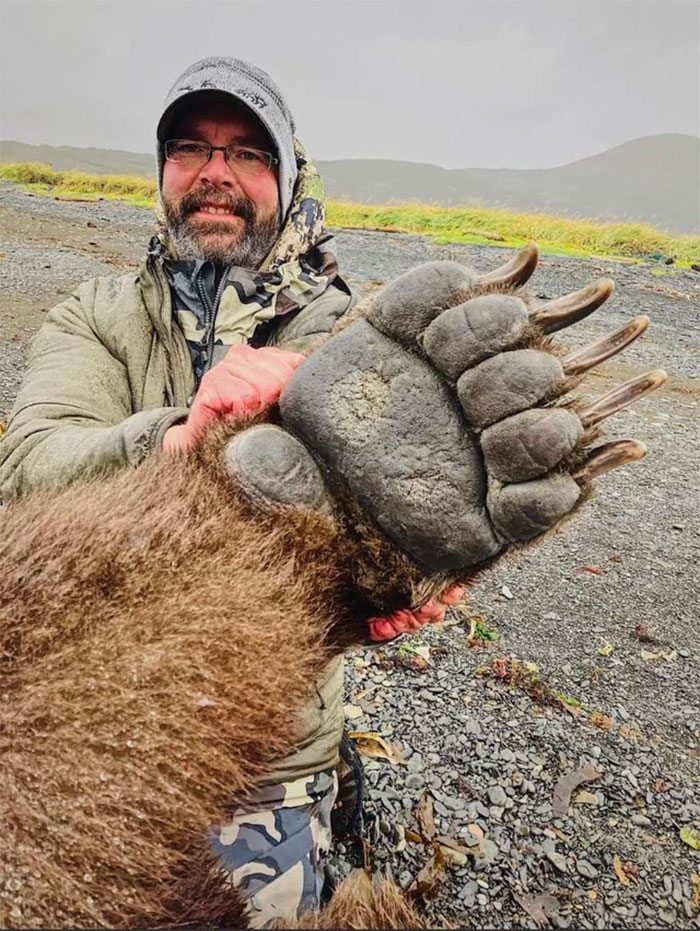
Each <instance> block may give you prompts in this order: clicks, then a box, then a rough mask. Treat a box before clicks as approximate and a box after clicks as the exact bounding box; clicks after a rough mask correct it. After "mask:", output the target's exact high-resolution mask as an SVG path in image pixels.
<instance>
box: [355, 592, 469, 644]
mask: <svg viewBox="0 0 700 931" xmlns="http://www.w3.org/2000/svg"><path fill="white" fill-rule="evenodd" d="M463 595H464V588H463V586H461V585H453V586H451V587H450V588H448V589H445V591H444V592H442V593H441V594H440V595H438V596H437V598H431V599H430V601H428V602H426V604H424V605H423V606H422V607H421V608H416V609H415V610H414V611H409V610H408V609H406V608H404V609H402V610H400V611H394V612H393V613H392V614H386V615H384V617H371V618H370V619H369V620H368V621H367V626H368V627H369V636H370V640H393V639H394V637H398V636H399V635H400V634H404V633H407V632H414V631H416V630H420V629H421V627H424V626H425V625H426V624H437V623H438V622H439V621H441V620H442V619H443V617H444V616H445V608H446V607H447V605H453V604H457V602H458V601H459V600H460V599H461V598H462V596H463Z"/></svg>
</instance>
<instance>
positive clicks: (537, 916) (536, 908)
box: [513, 893, 559, 925]
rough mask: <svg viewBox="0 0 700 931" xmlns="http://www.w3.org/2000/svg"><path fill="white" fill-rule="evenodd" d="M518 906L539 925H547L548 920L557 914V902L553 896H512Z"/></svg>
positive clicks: (544, 894) (545, 894)
mask: <svg viewBox="0 0 700 931" xmlns="http://www.w3.org/2000/svg"><path fill="white" fill-rule="evenodd" d="M513 898H514V899H515V901H516V902H517V903H518V905H519V906H520V907H521V908H522V909H523V911H525V912H527V914H528V915H529V916H530V918H532V920H533V921H536V922H537V924H539V925H544V924H549V921H548V919H549V918H553V917H554V916H555V915H556V914H557V913H558V912H559V902H558V901H557V900H556V899H555V898H554V896H553V895H548V894H547V893H539V894H538V895H515V894H514V895H513Z"/></svg>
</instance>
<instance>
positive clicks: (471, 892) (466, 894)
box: [458, 879, 479, 908]
mask: <svg viewBox="0 0 700 931" xmlns="http://www.w3.org/2000/svg"><path fill="white" fill-rule="evenodd" d="M478 891H479V887H478V885H477V884H476V882H475V881H474V880H473V879H470V880H469V882H468V883H466V885H464V886H462V888H461V889H460V891H459V893H458V895H459V897H460V899H461V900H462V904H463V905H464V907H465V908H473V907H474V902H475V900H476V894H477V892H478Z"/></svg>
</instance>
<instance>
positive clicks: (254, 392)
mask: <svg viewBox="0 0 700 931" xmlns="http://www.w3.org/2000/svg"><path fill="white" fill-rule="evenodd" d="M195 404H196V409H195V406H194V405H193V409H192V414H194V415H195V416H196V417H197V419H201V420H202V421H203V422H205V423H208V422H209V421H211V420H218V419H219V418H222V417H226V416H227V415H228V414H235V415H240V417H241V418H242V419H245V418H246V417H254V416H255V415H256V414H259V413H260V411H261V410H262V409H263V403H262V400H261V396H260V391H259V390H258V389H257V388H256V387H255V386H254V385H252V384H250V382H248V381H246V380H245V379H243V378H236V377H235V376H234V375H231V374H230V373H229V372H226V371H220V372H217V373H216V377H215V378H212V379H210V380H209V381H207V382H203V383H202V387H201V388H200V390H199V393H198V395H197V397H196V400H195ZM190 416H192V415H190Z"/></svg>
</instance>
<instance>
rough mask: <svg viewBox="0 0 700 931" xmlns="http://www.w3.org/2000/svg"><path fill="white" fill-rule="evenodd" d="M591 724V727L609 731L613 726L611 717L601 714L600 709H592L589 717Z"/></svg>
mask: <svg viewBox="0 0 700 931" xmlns="http://www.w3.org/2000/svg"><path fill="white" fill-rule="evenodd" d="M590 721H591V724H592V725H593V727H598V728H600V730H602V731H611V730H612V729H613V726H614V722H613V719H612V718H609V717H608V716H607V715H606V714H601V713H600V711H594V712H593V714H592V715H591V717H590Z"/></svg>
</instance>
